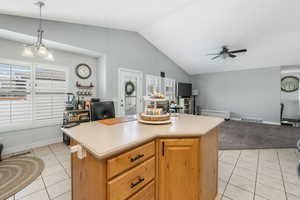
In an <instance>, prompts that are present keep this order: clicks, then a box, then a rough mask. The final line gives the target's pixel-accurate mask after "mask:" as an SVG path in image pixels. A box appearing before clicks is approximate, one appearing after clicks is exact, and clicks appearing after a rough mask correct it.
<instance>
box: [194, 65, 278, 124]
mask: <svg viewBox="0 0 300 200" xmlns="http://www.w3.org/2000/svg"><path fill="white" fill-rule="evenodd" d="M191 79H192V83H193V88H194V89H198V90H199V96H198V97H197V105H200V107H201V108H206V109H217V110H227V111H230V112H231V114H232V116H231V117H233V118H241V117H255V118H262V119H263V120H264V121H268V122H275V123H278V122H279V121H280V67H273V68H264V69H255V70H243V71H232V72H220V73H211V74H201V75H195V76H192V78H191Z"/></svg>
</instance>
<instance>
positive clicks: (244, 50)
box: [228, 49, 247, 53]
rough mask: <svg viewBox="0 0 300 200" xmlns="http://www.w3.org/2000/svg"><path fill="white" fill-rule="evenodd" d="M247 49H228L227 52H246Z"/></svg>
mask: <svg viewBox="0 0 300 200" xmlns="http://www.w3.org/2000/svg"><path fill="white" fill-rule="evenodd" d="M246 51H247V49H239V50H234V51H229V52H228V53H242V52H246Z"/></svg>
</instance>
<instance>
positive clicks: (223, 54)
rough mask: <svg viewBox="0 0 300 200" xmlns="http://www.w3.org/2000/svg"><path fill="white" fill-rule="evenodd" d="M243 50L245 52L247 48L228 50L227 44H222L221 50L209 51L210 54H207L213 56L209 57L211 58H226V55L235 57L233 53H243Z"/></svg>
mask: <svg viewBox="0 0 300 200" xmlns="http://www.w3.org/2000/svg"><path fill="white" fill-rule="evenodd" d="M243 52H247V49H239V50H232V51H229V49H228V47H227V46H222V50H221V51H220V52H219V53H210V54H207V56H214V57H213V58H211V59H212V60H214V59H217V58H219V57H221V58H223V59H226V58H228V57H230V58H235V57H237V55H234V54H236V53H243Z"/></svg>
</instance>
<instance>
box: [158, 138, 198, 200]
mask: <svg viewBox="0 0 300 200" xmlns="http://www.w3.org/2000/svg"><path fill="white" fill-rule="evenodd" d="M159 149H160V151H159V154H160V155H159V199H161V200H182V199H185V200H196V199H199V139H162V140H160V142H159Z"/></svg>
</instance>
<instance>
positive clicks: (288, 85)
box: [281, 76, 299, 92]
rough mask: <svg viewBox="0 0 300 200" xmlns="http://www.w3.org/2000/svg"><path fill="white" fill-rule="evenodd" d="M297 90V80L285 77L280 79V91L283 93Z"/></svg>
mask: <svg viewBox="0 0 300 200" xmlns="http://www.w3.org/2000/svg"><path fill="white" fill-rule="evenodd" d="M298 89H299V78H298V77H296V76H286V77H283V78H282V79H281V90H282V91H284V92H295V91H297V90H298Z"/></svg>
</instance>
